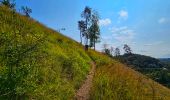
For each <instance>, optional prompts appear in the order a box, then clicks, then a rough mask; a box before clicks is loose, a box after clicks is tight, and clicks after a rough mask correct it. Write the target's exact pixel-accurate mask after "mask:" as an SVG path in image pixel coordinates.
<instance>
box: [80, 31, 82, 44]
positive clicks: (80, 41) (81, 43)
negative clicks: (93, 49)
mask: <svg viewBox="0 0 170 100" xmlns="http://www.w3.org/2000/svg"><path fill="white" fill-rule="evenodd" d="M80 43H81V44H82V34H81V31H80Z"/></svg>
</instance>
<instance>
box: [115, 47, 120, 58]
mask: <svg viewBox="0 0 170 100" xmlns="http://www.w3.org/2000/svg"><path fill="white" fill-rule="evenodd" d="M119 55H120V49H119V48H116V49H115V56H119Z"/></svg>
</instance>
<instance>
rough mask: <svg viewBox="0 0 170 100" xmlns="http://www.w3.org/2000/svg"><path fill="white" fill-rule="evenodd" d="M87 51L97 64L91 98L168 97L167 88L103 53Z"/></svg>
mask: <svg viewBox="0 0 170 100" xmlns="http://www.w3.org/2000/svg"><path fill="white" fill-rule="evenodd" d="M89 53H90V54H91V57H92V58H93V59H94V60H95V61H96V62H97V65H98V67H97V71H96V73H95V76H94V80H93V87H92V90H91V97H90V99H91V100H169V99H170V94H169V93H170V90H169V89H167V88H165V87H163V86H161V85H159V84H158V83H156V82H154V81H152V80H150V79H149V78H147V77H146V76H143V75H142V74H140V73H138V72H136V71H134V70H132V69H130V68H128V67H126V66H125V65H123V64H121V63H119V62H117V61H115V60H112V59H111V58H109V57H107V56H105V55H103V54H100V53H97V52H93V51H91V52H89ZM96 55H97V57H96ZM101 62H102V63H101ZM103 62H104V63H103Z"/></svg>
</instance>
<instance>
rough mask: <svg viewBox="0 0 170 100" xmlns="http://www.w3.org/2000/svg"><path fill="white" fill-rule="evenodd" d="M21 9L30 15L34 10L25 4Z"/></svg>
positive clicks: (26, 14)
mask: <svg viewBox="0 0 170 100" xmlns="http://www.w3.org/2000/svg"><path fill="white" fill-rule="evenodd" d="M21 10H22V12H23V13H24V15H25V16H27V17H30V13H32V10H31V9H30V8H28V7H27V6H25V7H24V6H22V7H21Z"/></svg>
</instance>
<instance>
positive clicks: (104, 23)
mask: <svg viewBox="0 0 170 100" xmlns="http://www.w3.org/2000/svg"><path fill="white" fill-rule="evenodd" d="M111 23H112V21H111V20H110V19H109V18H106V19H101V20H99V25H100V26H108V25H110V24H111Z"/></svg>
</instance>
